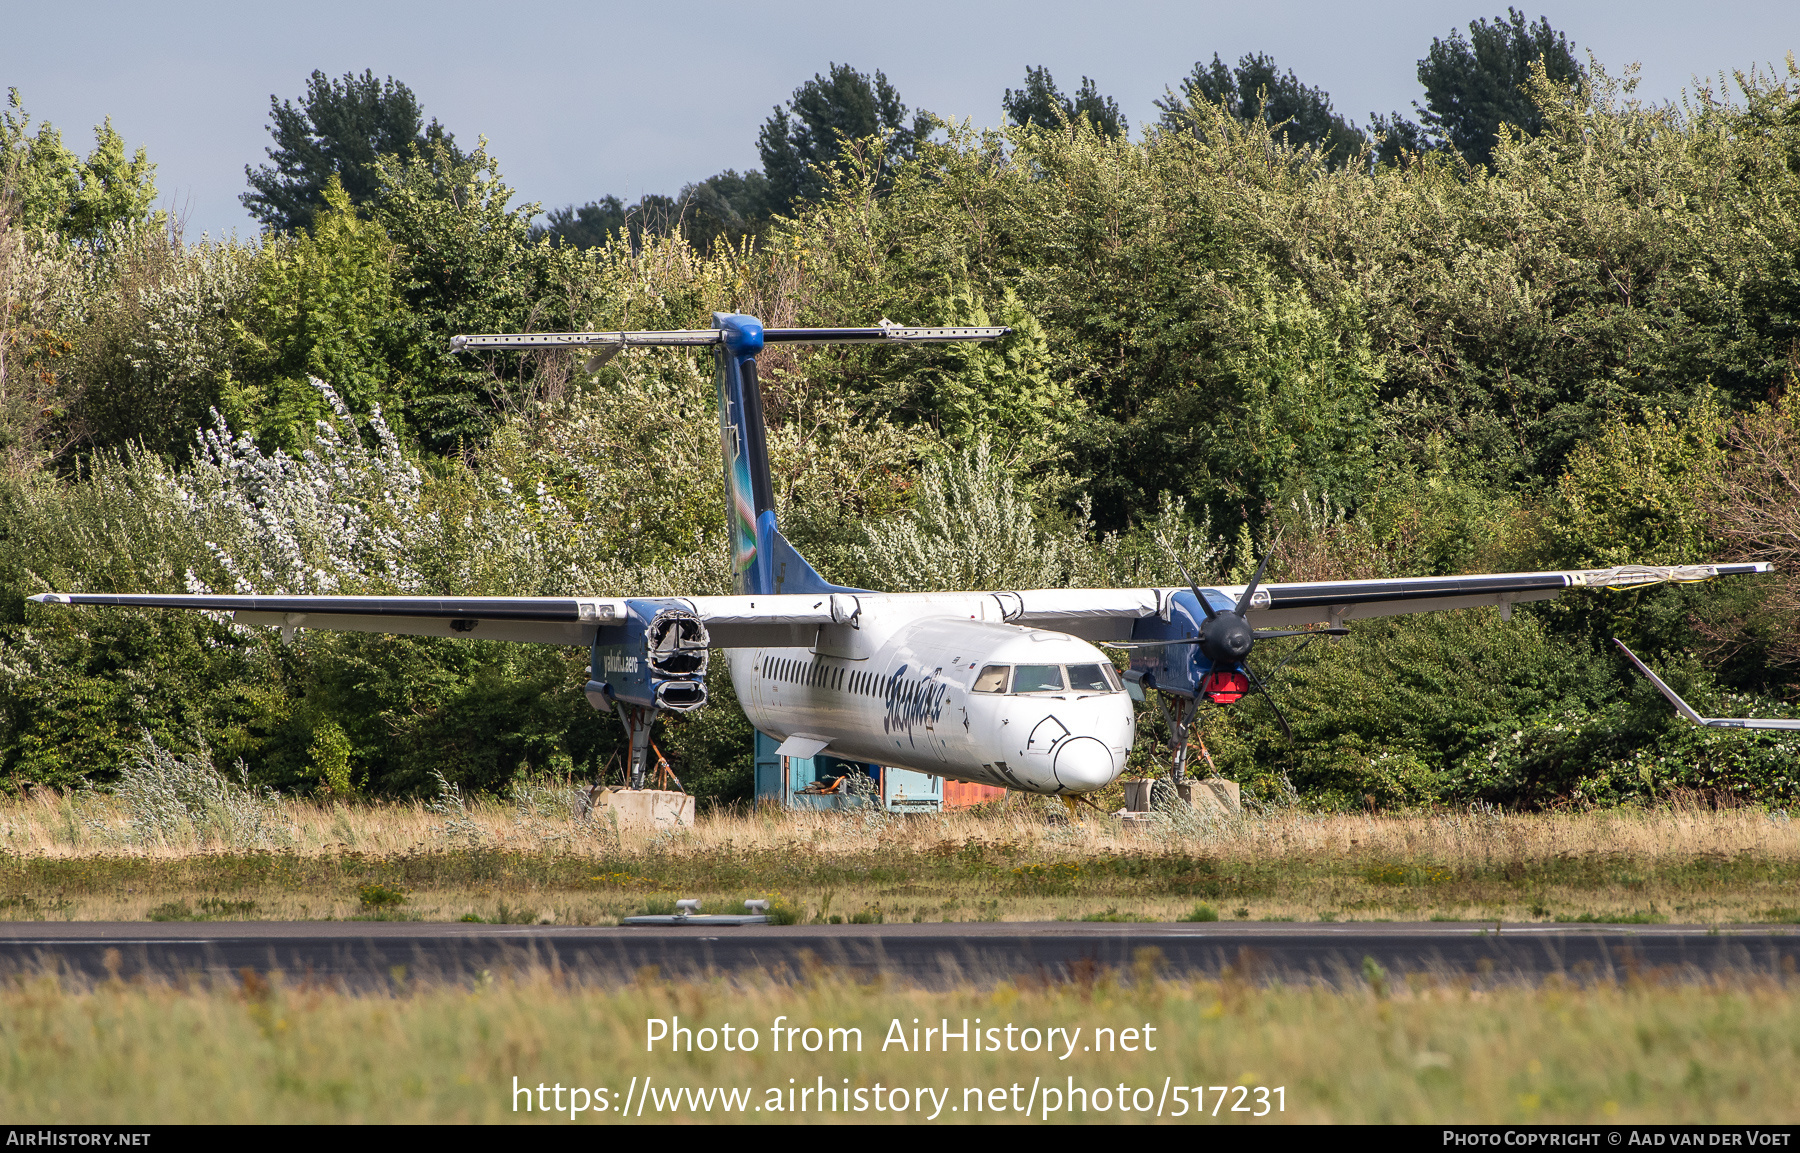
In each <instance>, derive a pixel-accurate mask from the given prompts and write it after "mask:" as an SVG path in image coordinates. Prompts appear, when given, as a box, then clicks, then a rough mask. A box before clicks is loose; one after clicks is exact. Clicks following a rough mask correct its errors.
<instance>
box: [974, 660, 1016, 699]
mask: <svg viewBox="0 0 1800 1153" xmlns="http://www.w3.org/2000/svg"><path fill="white" fill-rule="evenodd" d="M1011 671H1012V666H1011V665H988V666H987V667H986V668H984V669H982V670H981V675H980V676H978V677H976V678H975V688H974V690H973V691H975V692H978V693H1003V692H1005V691H1006V674H1007V673H1010V672H1011Z"/></svg>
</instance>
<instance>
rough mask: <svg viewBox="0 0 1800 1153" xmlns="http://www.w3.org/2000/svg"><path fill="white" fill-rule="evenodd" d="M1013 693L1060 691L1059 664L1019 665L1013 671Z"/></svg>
mask: <svg viewBox="0 0 1800 1153" xmlns="http://www.w3.org/2000/svg"><path fill="white" fill-rule="evenodd" d="M1012 691H1013V692H1015V693H1060V692H1062V691H1063V672H1062V666H1061V665H1020V666H1019V667H1018V669H1017V670H1016V671H1015V672H1014V673H1013V687H1012Z"/></svg>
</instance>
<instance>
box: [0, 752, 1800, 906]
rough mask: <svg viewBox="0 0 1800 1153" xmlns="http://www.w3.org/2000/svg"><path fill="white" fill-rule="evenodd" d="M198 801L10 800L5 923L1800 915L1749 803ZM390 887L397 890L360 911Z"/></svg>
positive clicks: (1788, 863) (1784, 822)
mask: <svg viewBox="0 0 1800 1153" xmlns="http://www.w3.org/2000/svg"><path fill="white" fill-rule="evenodd" d="M221 780H223V778H221ZM228 787H229V788H238V787H239V786H235V785H231V784H230V782H228V781H226V782H225V783H224V784H221V785H219V788H221V789H224V788H228ZM182 795H185V794H181V793H180V791H179V790H175V789H164V790H161V791H156V790H147V791H144V792H143V795H142V797H139V796H138V795H137V794H131V793H128V792H125V791H121V793H119V794H115V795H112V796H100V795H79V794H59V793H55V792H51V791H47V790H39V791H35V792H33V793H32V794H30V795H29V796H27V797H24V798H15V799H13V800H11V801H8V802H6V803H4V804H0V890H3V891H0V917H14V918H17V917H34V918H35V917H48V916H56V917H67V918H70V919H83V920H138V919H142V918H144V917H146V916H151V915H153V914H155V913H156V911H157V910H159V909H163V910H164V912H165V913H166V914H167V915H170V916H187V915H194V916H200V915H203V914H202V913H201V912H198V911H197V910H200V908H201V905H202V903H207V905H208V907H209V908H212V909H213V910H214V912H213V913H211V914H204V915H207V916H217V915H226V914H223V913H219V912H218V910H220V909H224V908H230V909H234V910H236V911H235V912H233V913H231V914H229V915H233V916H246V917H264V918H298V919H320V918H344V917H355V916H365V915H381V916H407V917H413V918H425V919H459V918H464V917H476V918H480V919H483V920H504V921H518V920H532V921H537V920H553V921H557V922H562V923H567V922H575V923H583V924H593V923H609V922H611V921H613V920H615V919H616V918H618V917H620V916H623V915H627V914H630V913H634V912H641V911H644V909H645V908H646V907H647V906H648V905H649V904H650V903H653V902H662V903H667V902H668V901H670V900H672V899H674V898H675V897H697V898H700V899H702V900H704V901H706V902H707V906H708V907H709V908H714V909H716V908H719V907H721V906H723V905H732V904H735V903H737V902H741V901H742V900H743V899H745V898H746V897H751V896H766V895H771V894H773V895H778V896H780V897H782V898H783V899H785V900H786V901H787V902H788V903H789V904H790V905H791V906H792V907H793V908H794V910H795V912H796V914H797V915H798V916H799V917H800V918H801V919H803V920H829V919H830V918H832V917H839V918H843V919H849V918H851V917H854V916H862V917H864V918H865V919H881V920H888V921H892V920H912V921H923V920H930V921H939V920H953V921H961V920H1051V919H1058V918H1081V917H1096V916H1107V917H1111V918H1116V919H1121V920H1170V919H1173V918H1176V917H1180V916H1184V915H1188V914H1191V913H1192V912H1193V910H1194V908H1195V905H1196V904H1202V903H1203V904H1207V905H1209V906H1211V907H1212V909H1213V911H1214V912H1216V913H1218V914H1219V915H1220V916H1222V917H1225V918H1227V919H1230V918H1234V917H1235V918H1238V919H1298V920H1316V919H1324V920H1331V919H1339V920H1356V919H1360V920H1371V919H1373V920H1426V919H1448V920H1455V919H1464V920H1496V919H1497V920H1508V921H1524V920H1554V919H1580V918H1598V919H1609V920H1621V919H1623V920H1637V921H1675V922H1684V923H1692V922H1698V923H1719V922H1736V921H1750V922H1756V921H1771V920H1772V921H1795V920H1800V827H1797V826H1796V825H1795V823H1794V822H1793V821H1792V820H1791V819H1790V818H1789V816H1788V815H1787V814H1786V813H1785V812H1769V811H1763V810H1757V809H1731V810H1720V811H1714V810H1708V809H1703V808H1700V807H1698V806H1695V805H1687V806H1682V805H1679V804H1673V805H1667V806H1664V807H1661V808H1657V809H1641V810H1627V809H1619V810H1609V811H1603V812H1595V813H1588V814H1564V813H1551V814H1514V813H1504V812H1500V811H1498V810H1494V809H1483V808H1476V809H1473V810H1466V811H1458V812H1448V813H1438V814H1431V815H1419V816H1410V817H1389V816H1374V815H1319V814H1309V813H1305V812H1301V811H1297V810H1280V811H1267V812H1261V813H1256V812H1252V813H1246V814H1245V815H1244V816H1242V817H1240V818H1237V819H1232V820H1206V819H1203V818H1201V817H1198V816H1187V817H1183V818H1165V819H1161V820H1159V821H1157V822H1154V823H1151V824H1149V825H1146V826H1141V827H1131V826H1125V825H1122V824H1121V823H1120V822H1118V821H1117V820H1115V819H1111V818H1107V817H1104V816H1101V815H1099V814H1094V813H1087V814H1086V815H1087V816H1088V817H1089V819H1086V820H1080V821H1075V822H1069V821H1067V820H1066V818H1065V817H1064V815H1063V814H1062V812H1061V809H1060V806H1057V807H1055V808H1052V807H1050V806H1048V805H1045V804H1041V803H1038V802H1036V801H1028V800H1027V799H1025V798H1014V799H1013V801H1012V803H1011V804H1010V805H1003V806H994V807H989V808H986V809H983V810H977V811H967V812H958V813H947V814H942V815H927V816H898V815H887V814H881V813H876V812H839V813H827V812H782V811H779V810H774V809H757V810H749V811H738V812H723V813H715V814H711V815H703V816H702V817H701V818H700V819H699V821H698V822H697V823H696V825H695V826H694V827H693V828H692V829H684V830H671V831H665V832H649V831H642V830H632V829H625V830H621V829H619V828H618V827H616V826H615V825H614V824H612V823H611V822H608V821H604V820H594V819H592V818H591V817H588V816H585V815H584V814H583V813H582V812H581V806H580V805H579V804H578V800H577V796H576V794H575V793H574V792H573V791H572V790H569V789H566V788H559V787H555V786H540V787H532V788H522V789H520V790H519V791H518V794H517V795H516V796H515V797H514V798H513V799H512V800H509V801H500V800H496V799H492V798H482V799H464V798H462V797H460V796H458V795H455V794H454V793H452V792H446V794H445V795H444V796H441V797H439V798H437V799H436V800H433V801H430V802H409V803H397V804H357V803H330V802H324V803H321V802H314V801H306V800H296V799H292V798H279V797H275V796H272V795H268V794H255V793H253V792H251V791H249V790H244V791H243V793H242V795H233V796H229V797H224V798H211V797H203V798H201V799H200V800H196V801H191V802H190V804H191V807H190V808H187V809H182V808H181V807H180V805H179V804H178V803H177V802H178V801H179V797H180V796H182ZM134 797H136V798H137V799H135V800H134ZM144 798H149V799H150V800H155V801H156V803H157V804H159V805H161V806H162V809H158V810H157V811H158V812H160V813H161V814H162V815H161V816H160V817H158V819H157V820H155V821H151V820H149V819H148V818H147V817H146V815H145V813H144V812H142V811H139V810H140V809H142V808H143V807H144V805H146V804H148V803H149V801H147V800H145V799H144ZM134 806H135V807H134ZM165 810H166V811H165ZM1084 812H1085V810H1084ZM375 883H379V884H383V885H388V886H394V887H398V888H399V889H401V890H404V891H405V892H406V893H407V899H406V900H405V901H404V902H401V903H399V904H397V905H391V906H387V907H383V908H375V909H372V908H370V907H367V906H366V903H365V902H364V901H363V900H362V897H361V893H362V890H363V887H364V886H366V885H369V884H375ZM184 902H185V903H186V905H187V906H188V909H187V912H186V913H183V911H182V908H181V906H182V903H184Z"/></svg>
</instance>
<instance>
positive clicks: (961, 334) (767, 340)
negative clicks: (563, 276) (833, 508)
mask: <svg viewBox="0 0 1800 1153" xmlns="http://www.w3.org/2000/svg"><path fill="white" fill-rule="evenodd" d="M1011 331H1012V329H1010V328H1004V327H1000V326H991V327H961V328H951V327H938V328H929V327H926V328H921V327H914V326H911V325H904V324H885V325H881V326H880V327H877V328H765V329H763V330H762V339H763V343H764V344H889V343H899V344H937V343H941V342H945V341H953V340H998V339H999V338H1001V337H1002V336H1005V335H1006V334H1007V333H1009V332H1011ZM725 336H726V334H725V332H724V330H722V329H717V328H696V329H685V330H676V331H671V332H526V333H519V334H515V335H497V334H496V335H488V334H472V335H467V336H453V337H451V338H450V347H451V349H452V350H454V351H456V352H480V351H484V350H487V351H496V352H498V351H505V350H510V349H520V348H572V349H589V350H613V351H617V350H621V349H626V348H682V347H710V346H712V345H715V344H723V343H724V342H725Z"/></svg>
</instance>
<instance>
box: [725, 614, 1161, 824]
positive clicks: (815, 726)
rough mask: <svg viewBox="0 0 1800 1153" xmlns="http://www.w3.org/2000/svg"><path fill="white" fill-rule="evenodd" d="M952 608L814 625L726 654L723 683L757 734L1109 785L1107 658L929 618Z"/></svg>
mask: <svg viewBox="0 0 1800 1153" xmlns="http://www.w3.org/2000/svg"><path fill="white" fill-rule="evenodd" d="M921 599H922V600H926V601H935V600H937V599H938V598H921ZM942 599H943V600H944V601H950V600H952V599H953V598H948V597H946V598H942ZM951 607H952V606H950V605H948V604H933V603H927V604H921V605H919V606H918V611H919V612H920V614H921V615H917V616H910V615H902V614H901V613H898V612H892V613H888V614H884V615H883V616H881V617H876V618H874V619H866V618H865V619H863V620H861V621H860V622H859V626H860V627H858V628H856V629H849V628H840V629H837V630H835V631H833V630H830V629H826V630H821V636H820V640H819V643H817V644H815V645H814V646H812V647H810V648H766V649H727V650H725V656H726V659H727V661H728V662H729V664H730V668H731V679H732V685H733V687H735V689H736V690H737V694H738V700H739V702H740V703H741V704H742V706H743V709H744V712H745V714H746V715H747V716H748V717H749V719H750V723H751V724H753V725H755V726H756V727H757V728H758V729H761V730H762V731H763V732H765V733H768V734H770V735H771V736H774V737H777V738H782V739H786V738H789V737H805V738H813V739H814V740H815V741H824V742H826V745H825V748H824V749H823V750H822V751H824V752H826V753H829V754H830V755H832V756H837V757H842V758H844V759H846V760H852V761H870V762H874V763H877V764H883V765H893V766H895V767H898V768H907V769H914V770H916V771H919V772H925V773H931V774H933V775H936V776H942V777H949V778H951V779H954V780H964V781H974V782H978V783H981V784H989V785H999V786H1003V787H1007V788H1013V789H1024V790H1026V791H1028V792H1033V793H1056V794H1065V795H1068V794H1076V793H1088V792H1092V791H1094V790H1095V789H1101V788H1105V787H1106V786H1107V785H1109V784H1111V783H1112V782H1113V781H1114V780H1116V779H1117V778H1118V776H1119V774H1120V773H1121V772H1123V771H1124V769H1125V758H1126V755H1127V754H1128V753H1129V752H1130V750H1131V745H1132V740H1133V738H1134V737H1135V735H1136V727H1135V720H1134V717H1133V713H1132V706H1131V699H1130V697H1128V696H1127V695H1126V693H1125V691H1124V689H1123V687H1122V685H1121V683H1120V681H1119V678H1118V675H1117V673H1116V672H1115V671H1114V669H1113V666H1112V663H1111V662H1110V661H1109V660H1107V658H1106V656H1105V655H1104V654H1103V653H1101V652H1100V650H1099V649H1097V648H1095V647H1094V646H1093V645H1091V644H1089V643H1087V642H1086V641H1083V640H1080V639H1079V638H1076V637H1072V636H1069V635H1068V634H1067V633H1059V632H1054V631H1050V630H1046V629H1037V628H1031V627H1028V626H1022V625H1015V624H1006V623H1002V622H999V621H984V620H979V619H959V618H958V617H955V616H946V615H941V614H942V613H943V612H944V610H945V609H947V608H951ZM959 607H960V606H959Z"/></svg>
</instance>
